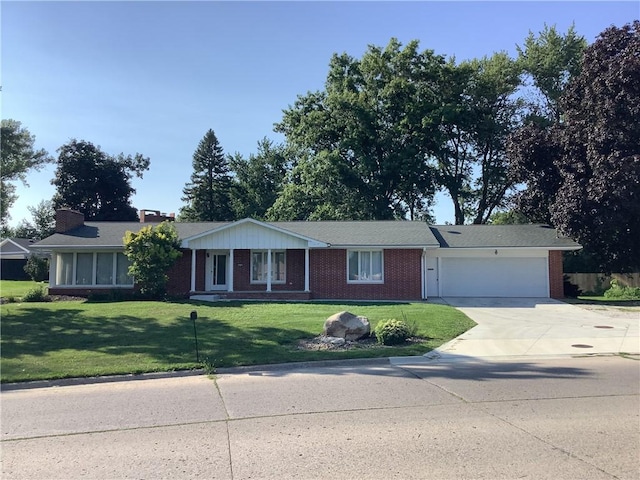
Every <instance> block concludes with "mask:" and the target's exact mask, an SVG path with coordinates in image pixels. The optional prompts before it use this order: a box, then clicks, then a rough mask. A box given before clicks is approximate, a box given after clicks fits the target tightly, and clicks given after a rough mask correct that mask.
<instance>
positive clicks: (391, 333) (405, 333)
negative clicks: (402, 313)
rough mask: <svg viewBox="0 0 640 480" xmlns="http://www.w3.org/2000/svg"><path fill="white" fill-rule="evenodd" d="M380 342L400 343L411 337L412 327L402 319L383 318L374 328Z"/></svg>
mask: <svg viewBox="0 0 640 480" xmlns="http://www.w3.org/2000/svg"><path fill="white" fill-rule="evenodd" d="M374 333H375V335H376V338H377V339H378V342H379V343H382V344H383V345H398V344H400V343H404V342H405V341H406V340H407V338H409V337H411V328H409V325H407V323H406V322H404V321H402V320H396V319H395V318H393V319H391V320H382V321H381V322H379V323H378V324H377V325H376V328H375V330H374Z"/></svg>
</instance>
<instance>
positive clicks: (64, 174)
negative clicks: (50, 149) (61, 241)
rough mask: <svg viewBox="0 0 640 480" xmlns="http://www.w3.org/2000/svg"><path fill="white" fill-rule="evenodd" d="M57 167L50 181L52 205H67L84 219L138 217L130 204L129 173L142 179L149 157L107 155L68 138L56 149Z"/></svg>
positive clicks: (89, 144)
mask: <svg viewBox="0 0 640 480" xmlns="http://www.w3.org/2000/svg"><path fill="white" fill-rule="evenodd" d="M58 152H59V155H58V161H57V163H58V167H57V169H56V172H55V178H54V179H53V180H52V181H51V183H52V184H53V185H55V187H56V193H55V194H54V196H53V204H54V207H55V208H56V209H57V208H60V207H69V208H72V209H74V210H78V211H79V212H82V213H83V214H84V216H85V218H86V219H87V220H94V221H134V220H136V219H137V218H138V215H137V211H136V209H135V208H134V207H133V206H132V205H131V196H132V195H133V194H134V193H135V190H134V189H133V187H132V186H131V179H132V178H133V176H134V175H135V176H137V177H139V178H142V175H143V172H144V171H145V170H148V169H149V159H148V158H146V157H143V156H142V155H141V154H139V153H136V154H135V155H134V156H131V155H127V156H125V155H124V154H122V153H121V154H119V155H117V156H115V157H114V156H111V155H108V154H106V153H105V152H103V151H102V150H101V149H100V147H99V146H95V145H93V144H92V143H90V142H86V141H84V140H75V139H74V140H71V141H70V142H69V143H67V144H65V145H63V146H62V147H60V148H59V149H58Z"/></svg>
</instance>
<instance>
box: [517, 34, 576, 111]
mask: <svg viewBox="0 0 640 480" xmlns="http://www.w3.org/2000/svg"><path fill="white" fill-rule="evenodd" d="M586 47H587V41H586V40H585V38H584V37H582V36H580V35H578V34H577V33H576V31H575V28H574V26H573V25H572V26H571V27H570V28H569V30H568V31H567V33H566V34H564V35H562V34H560V33H558V31H557V30H556V27H555V25H552V26H551V27H549V26H547V25H545V26H544V29H543V30H542V31H541V32H540V33H539V34H538V36H535V35H534V34H533V32H531V31H530V32H529V36H528V37H527V38H526V39H525V41H524V44H523V45H522V46H517V49H518V62H519V63H520V65H521V66H522V69H523V71H524V73H525V77H526V78H527V80H528V81H526V83H527V84H528V85H529V84H530V86H533V87H534V88H535V89H536V91H537V93H538V95H537V99H536V100H533V99H532V101H531V102H530V105H529V106H530V107H531V114H532V116H533V117H535V119H537V120H538V121H546V122H549V121H551V122H555V121H559V120H560V116H561V113H562V112H561V109H560V105H559V101H560V96H561V95H562V92H564V90H565V88H566V87H567V85H568V84H569V81H570V80H571V78H573V77H575V76H576V75H577V74H578V73H580V66H581V64H582V54H583V52H584V49H585V48H586Z"/></svg>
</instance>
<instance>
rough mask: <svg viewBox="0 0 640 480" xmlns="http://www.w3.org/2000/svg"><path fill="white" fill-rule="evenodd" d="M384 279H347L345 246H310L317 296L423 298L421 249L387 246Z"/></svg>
mask: <svg viewBox="0 0 640 480" xmlns="http://www.w3.org/2000/svg"><path fill="white" fill-rule="evenodd" d="M383 256H384V283H379V284H376V283H370V284H365V283H363V284H357V283H348V282H347V251H346V250H342V249H340V250H338V249H336V250H333V249H326V250H311V252H310V258H309V260H310V264H311V272H310V279H309V280H310V282H309V283H310V288H311V294H312V297H313V298H314V299H352V300H420V299H421V298H422V282H421V259H422V250H419V249H407V250H384V252H383Z"/></svg>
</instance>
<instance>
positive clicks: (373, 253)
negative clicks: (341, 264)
mask: <svg viewBox="0 0 640 480" xmlns="http://www.w3.org/2000/svg"><path fill="white" fill-rule="evenodd" d="M383 264H384V262H383V258H382V250H349V251H347V281H348V282H349V283H383V282H384V269H383Z"/></svg>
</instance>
